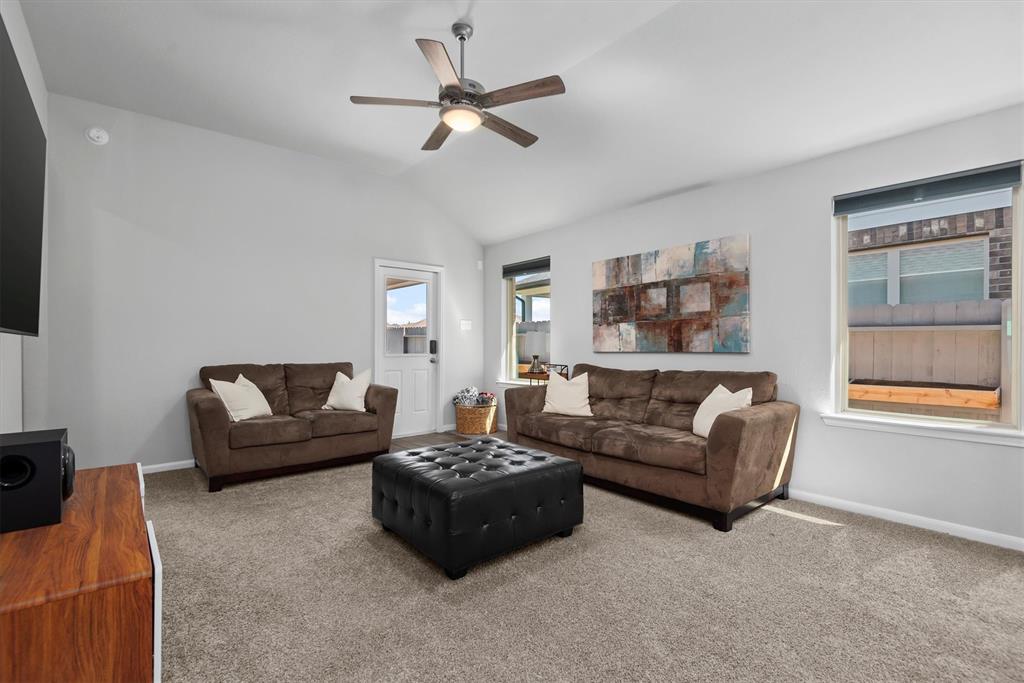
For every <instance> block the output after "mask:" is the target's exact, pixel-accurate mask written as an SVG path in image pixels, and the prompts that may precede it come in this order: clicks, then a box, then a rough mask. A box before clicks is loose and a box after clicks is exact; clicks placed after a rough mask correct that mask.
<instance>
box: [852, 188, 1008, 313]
mask: <svg viewBox="0 0 1024 683" xmlns="http://www.w3.org/2000/svg"><path fill="white" fill-rule="evenodd" d="M1011 216H1012V209H1011V208H1010V207H1005V208H1002V209H987V210H985V211H973V212H970V213H961V214H956V215H954V216H945V217H942V218H928V219H925V220H921V221H910V222H907V223H896V224H894V225H881V226H878V227H877V228H864V229H862V230H851V231H850V233H849V238H848V242H847V248H848V250H849V252H850V253H853V252H857V251H865V250H868V249H878V248H879V247H891V246H896V245H899V244H919V243H922V242H934V241H938V240H943V239H949V238H952V237H967V236H970V235H984V234H987V235H988V269H989V280H988V283H989V284H988V291H989V298H991V299H1009V298H1010V251H1011V250H1010V246H1011V240H1012V233H1013V223H1012V218H1011Z"/></svg>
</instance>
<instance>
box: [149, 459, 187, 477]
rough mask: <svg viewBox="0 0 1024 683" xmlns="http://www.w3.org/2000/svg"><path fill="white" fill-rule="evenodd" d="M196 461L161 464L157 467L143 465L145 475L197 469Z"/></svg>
mask: <svg viewBox="0 0 1024 683" xmlns="http://www.w3.org/2000/svg"><path fill="white" fill-rule="evenodd" d="M195 466H196V461H195V460H193V459H192V458H189V459H188V460H177V461H175V462H161V463H157V464H156V465H143V466H142V473H143V474H156V473H157V472H170V471H171V470H187V469H188V468H190V467H195Z"/></svg>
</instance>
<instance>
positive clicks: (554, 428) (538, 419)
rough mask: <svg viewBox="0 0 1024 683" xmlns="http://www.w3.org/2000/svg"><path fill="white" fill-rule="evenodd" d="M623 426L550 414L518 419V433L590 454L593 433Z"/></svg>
mask: <svg viewBox="0 0 1024 683" xmlns="http://www.w3.org/2000/svg"><path fill="white" fill-rule="evenodd" d="M621 424H625V423H624V422H622V421H621V420H605V419H601V418H595V417H570V416H568V415H552V414H550V413H530V414H528V415H522V416H520V418H519V433H520V434H525V435H526V436H532V437H533V438H535V439H540V440H541V441H547V442H549V443H556V444H559V445H560V446H566V447H568V448H577V449H579V450H581V451H587V452H590V449H591V437H592V436H593V434H594V432H597V431H599V430H602V429H607V428H608V427H614V426H616V425H621Z"/></svg>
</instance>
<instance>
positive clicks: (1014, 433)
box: [821, 413, 1024, 448]
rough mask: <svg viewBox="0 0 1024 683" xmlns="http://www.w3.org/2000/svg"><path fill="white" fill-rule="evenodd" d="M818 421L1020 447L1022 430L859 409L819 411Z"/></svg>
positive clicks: (1021, 445) (833, 425) (871, 429)
mask: <svg viewBox="0 0 1024 683" xmlns="http://www.w3.org/2000/svg"><path fill="white" fill-rule="evenodd" d="M821 421H822V422H824V423H825V424H827V425H829V426H830V427H847V428H850V429H865V430H868V431H872V432H890V433H892V434H907V435H910V436H923V437H927V438H933V439H952V440H954V441H971V442H974V443H987V444H994V445H997V446H1016V447H1018V448H1020V447H1024V431H1021V430H1019V429H1013V428H1010V427H996V426H990V425H983V424H954V423H949V422H932V421H930V420H914V419H911V418H900V417H889V416H881V415H864V414H861V413H821Z"/></svg>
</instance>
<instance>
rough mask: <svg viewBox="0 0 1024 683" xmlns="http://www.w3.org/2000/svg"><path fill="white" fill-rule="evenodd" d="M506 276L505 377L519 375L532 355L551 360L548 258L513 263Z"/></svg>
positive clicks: (505, 270) (542, 360)
mask: <svg viewBox="0 0 1024 683" xmlns="http://www.w3.org/2000/svg"><path fill="white" fill-rule="evenodd" d="M502 276H503V277H504V280H505V294H506V302H507V303H506V306H505V326H504V327H505V332H506V337H505V379H513V380H515V379H521V378H523V377H524V373H526V371H527V370H528V368H529V367H530V363H531V362H532V361H533V356H537V357H538V359H539V360H540V362H542V363H548V362H550V361H551V261H550V259H548V258H540V259H534V260H531V261H524V262H521V263H514V264H511V265H508V266H505V267H504V268H503V269H502Z"/></svg>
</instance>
